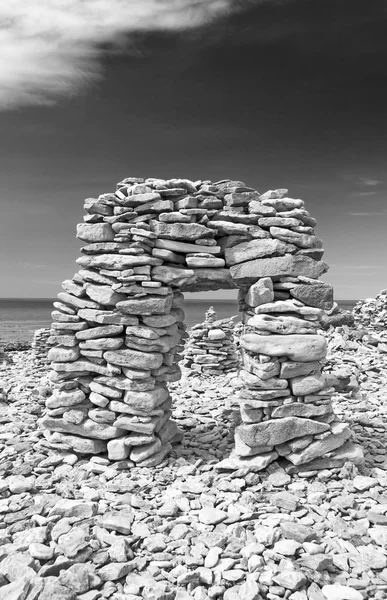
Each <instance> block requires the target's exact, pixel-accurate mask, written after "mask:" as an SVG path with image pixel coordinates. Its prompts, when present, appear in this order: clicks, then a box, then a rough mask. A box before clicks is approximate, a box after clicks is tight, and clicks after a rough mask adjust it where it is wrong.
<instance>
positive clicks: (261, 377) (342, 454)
mask: <svg viewBox="0 0 387 600" xmlns="http://www.w3.org/2000/svg"><path fill="white" fill-rule="evenodd" d="M287 193H288V192H287V190H285V189H280V190H269V191H268V192H266V193H264V194H260V193H259V192H257V191H255V190H254V189H252V188H249V187H247V186H246V185H245V184H244V183H243V182H240V181H231V180H223V181H218V182H216V183H211V182H210V181H195V182H193V181H189V180H187V179H169V180H163V179H153V178H148V179H142V178H133V177H132V178H131V177H129V178H127V179H124V180H123V181H121V182H120V183H119V184H118V185H117V189H116V192H115V193H107V194H103V195H101V196H99V197H98V198H97V199H96V198H88V199H87V200H86V202H85V209H86V215H85V217H84V222H83V223H81V224H80V225H78V231H77V236H78V238H79V239H81V240H82V241H83V242H85V244H86V245H85V246H84V247H83V248H82V249H81V252H82V257H81V258H79V259H78V260H77V263H78V265H79V271H78V273H76V274H75V275H74V277H73V278H72V280H67V281H65V282H64V283H63V284H62V287H63V290H64V291H63V292H61V293H59V294H58V301H57V302H55V303H54V307H55V310H54V311H53V313H52V319H53V323H52V327H51V336H50V338H49V342H50V343H51V344H53V347H52V348H51V349H50V350H49V353H48V358H49V361H50V362H51V372H50V380H51V382H52V384H53V389H54V391H53V394H52V395H51V396H50V397H49V398H48V399H47V401H46V412H45V415H44V417H43V419H42V421H41V425H42V426H43V427H44V428H45V430H46V431H45V435H46V439H47V444H48V445H49V446H51V447H53V448H57V449H61V450H62V449H71V450H72V451H75V452H78V453H81V454H100V453H107V458H108V459H109V460H112V461H120V462H119V463H118V464H119V468H130V467H131V466H134V465H136V466H137V467H142V466H144V467H152V466H155V465H158V464H160V463H162V462H163V461H164V459H165V458H166V457H167V455H168V453H169V452H170V450H171V448H172V444H173V443H174V442H176V441H179V440H180V439H181V432H180V431H179V430H178V428H177V426H176V424H175V423H174V422H173V421H171V420H170V417H171V414H172V411H171V396H170V393H169V391H168V387H167V386H168V383H169V382H175V381H177V380H179V378H180V376H181V372H180V369H179V366H178V362H179V361H180V360H181V358H182V357H181V351H182V350H183V345H182V339H183V338H184V336H185V334H186V331H185V330H186V328H185V325H184V311H183V309H182V305H183V299H184V297H183V294H182V292H184V291H188V292H195V291H209V290H218V289H232V288H238V289H239V300H240V306H241V307H242V310H243V318H242V320H243V324H244V326H245V330H244V332H243V333H242V335H241V337H240V345H241V348H242V350H243V362H244V366H243V368H242V369H241V371H240V375H239V379H238V380H237V386H238V389H239V393H238V401H239V403H240V411H241V419H242V424H241V425H240V426H238V427H237V428H236V431H235V451H234V452H233V454H232V456H231V457H229V458H228V459H225V461H222V462H223V465H222V466H221V467H220V468H225V469H239V468H241V467H243V468H245V467H246V468H248V469H255V470H259V469H263V468H265V467H266V466H267V465H268V464H269V463H271V462H273V461H275V460H276V459H278V458H281V457H283V458H284V459H286V460H285V463H286V465H287V469H288V470H289V472H295V471H300V470H301V471H302V470H303V471H312V470H316V469H320V468H324V469H325V468H329V467H337V466H341V465H343V464H344V463H345V462H346V461H348V460H349V461H350V460H352V461H353V462H360V461H361V460H362V452H361V450H360V449H359V448H358V447H357V446H354V445H353V444H352V443H351V442H350V441H349V440H350V436H351V432H350V430H349V428H348V427H347V426H346V425H345V424H343V423H341V422H339V421H338V420H337V418H336V417H335V415H334V413H333V411H332V405H331V394H332V393H333V391H334V390H333V388H332V387H330V385H329V383H328V382H327V381H326V379H325V376H324V375H323V373H322V365H323V362H322V361H323V360H324V358H325V355H326V351H327V345H326V340H325V338H324V336H322V335H319V333H318V328H319V322H320V319H321V317H322V315H323V313H324V310H329V309H330V307H331V306H332V303H333V290H332V287H331V286H330V285H327V284H325V283H323V282H321V281H318V278H319V276H320V275H322V274H323V273H324V272H326V270H327V269H328V266H327V265H326V264H325V263H324V262H322V260H321V259H322V255H323V252H324V251H323V249H322V242H321V240H320V239H319V238H318V237H316V235H315V234H314V226H315V224H316V221H315V220H314V219H313V218H312V217H311V216H310V214H309V213H308V212H307V211H306V210H305V207H304V202H303V201H302V200H299V199H293V198H289V197H288V195H287ZM117 468H118V467H117Z"/></svg>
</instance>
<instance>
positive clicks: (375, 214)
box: [349, 212, 386, 217]
mask: <svg viewBox="0 0 387 600" xmlns="http://www.w3.org/2000/svg"><path fill="white" fill-rule="evenodd" d="M349 214H350V215H351V217H380V216H382V215H386V213H385V212H351V213H349Z"/></svg>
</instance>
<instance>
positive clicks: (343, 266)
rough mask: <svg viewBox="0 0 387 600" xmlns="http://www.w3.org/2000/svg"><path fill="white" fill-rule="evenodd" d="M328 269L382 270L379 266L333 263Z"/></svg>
mask: <svg viewBox="0 0 387 600" xmlns="http://www.w3.org/2000/svg"><path fill="white" fill-rule="evenodd" d="M329 266H330V267H334V268H335V269H338V268H339V269H382V268H384V267H382V266H381V265H338V264H335V263H333V264H332V263H331V264H330V265H329Z"/></svg>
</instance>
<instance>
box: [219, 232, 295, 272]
mask: <svg viewBox="0 0 387 600" xmlns="http://www.w3.org/2000/svg"><path fill="white" fill-rule="evenodd" d="M296 250H297V247H296V246H294V245H293V244H286V243H284V242H282V241H280V240H273V239H271V238H265V239H263V240H251V241H250V242H244V243H242V244H238V245H237V246H233V247H232V248H226V251H225V257H226V263H227V265H228V266H231V265H236V264H238V263H241V262H246V261H248V260H254V259H255V258H267V257H268V256H273V255H283V254H287V253H288V254H291V253H293V252H296Z"/></svg>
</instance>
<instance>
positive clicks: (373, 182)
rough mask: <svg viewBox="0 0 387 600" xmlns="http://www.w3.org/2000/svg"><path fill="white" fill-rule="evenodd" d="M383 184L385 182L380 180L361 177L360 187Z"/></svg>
mask: <svg viewBox="0 0 387 600" xmlns="http://www.w3.org/2000/svg"><path fill="white" fill-rule="evenodd" d="M382 183H384V182H383V181H381V180H380V179H371V178H370V177H360V180H359V184H360V185H370V186H375V185H381V184H382Z"/></svg>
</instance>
